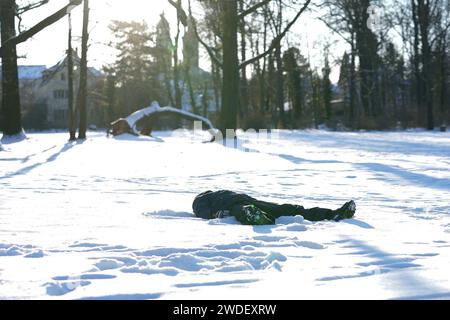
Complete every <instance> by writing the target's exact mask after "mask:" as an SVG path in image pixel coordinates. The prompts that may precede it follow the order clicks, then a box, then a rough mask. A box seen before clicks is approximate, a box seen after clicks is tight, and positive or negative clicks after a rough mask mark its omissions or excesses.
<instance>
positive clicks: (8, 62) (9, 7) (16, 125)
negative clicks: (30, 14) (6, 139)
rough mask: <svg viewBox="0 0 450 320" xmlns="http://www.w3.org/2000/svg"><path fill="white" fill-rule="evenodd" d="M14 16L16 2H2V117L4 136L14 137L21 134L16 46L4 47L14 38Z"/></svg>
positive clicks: (0, 13)
mask: <svg viewBox="0 0 450 320" xmlns="http://www.w3.org/2000/svg"><path fill="white" fill-rule="evenodd" d="M15 14H16V1H15V0H2V1H1V7H0V22H1V36H2V47H4V48H3V52H2V54H3V57H2V116H3V134H4V136H14V135H18V134H20V133H22V117H21V110H20V95H19V75H18V71H17V51H16V46H15V45H10V46H7V47H5V46H4V43H5V42H6V41H7V40H9V39H11V38H13V37H15V36H16V26H15Z"/></svg>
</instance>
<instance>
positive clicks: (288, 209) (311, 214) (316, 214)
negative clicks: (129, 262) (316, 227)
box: [254, 200, 336, 222]
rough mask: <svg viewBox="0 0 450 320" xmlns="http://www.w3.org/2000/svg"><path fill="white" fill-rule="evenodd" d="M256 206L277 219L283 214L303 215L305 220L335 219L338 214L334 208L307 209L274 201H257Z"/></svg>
mask: <svg viewBox="0 0 450 320" xmlns="http://www.w3.org/2000/svg"><path fill="white" fill-rule="evenodd" d="M254 205H255V206H257V207H258V208H260V209H261V210H262V211H264V212H266V213H267V214H269V215H271V216H272V217H274V218H275V219H277V218H280V217H283V216H303V218H305V220H308V221H313V222H316V221H324V220H333V219H334V217H335V216H336V213H335V211H334V210H330V209H323V208H312V209H305V208H304V207H302V206H298V205H292V204H282V205H280V204H276V203H272V202H265V201H259V200H258V201H256V202H255V203H254Z"/></svg>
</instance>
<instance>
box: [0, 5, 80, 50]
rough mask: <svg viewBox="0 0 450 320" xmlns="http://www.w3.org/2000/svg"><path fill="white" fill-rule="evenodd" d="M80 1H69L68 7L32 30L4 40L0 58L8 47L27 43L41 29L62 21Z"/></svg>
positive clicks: (0, 48)
mask: <svg viewBox="0 0 450 320" xmlns="http://www.w3.org/2000/svg"><path fill="white" fill-rule="evenodd" d="M82 1H83V0H71V1H70V3H69V4H68V5H66V6H65V7H64V8H62V9H60V10H59V11H57V12H55V13H54V14H52V15H51V16H49V17H47V18H45V19H44V20H42V21H41V22H39V23H38V24H36V25H35V26H33V27H32V28H30V29H28V30H27V31H24V32H22V33H21V34H19V35H18V36H16V37H13V38H11V39H8V40H6V41H5V42H4V43H3V46H2V47H0V57H3V51H4V50H5V48H7V47H10V46H15V45H18V44H19V43H22V42H25V41H27V40H28V39H29V38H31V37H32V36H34V35H35V34H37V33H39V32H40V31H42V30H43V29H45V28H47V27H48V26H50V25H52V24H53V23H55V22H57V21H59V20H60V19H62V18H63V17H64V16H66V15H67V13H68V10H69V11H70V9H72V8H73V7H74V6H78V5H80V4H81V2H82Z"/></svg>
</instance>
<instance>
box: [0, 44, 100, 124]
mask: <svg viewBox="0 0 450 320" xmlns="http://www.w3.org/2000/svg"><path fill="white" fill-rule="evenodd" d="M73 60H74V99H75V101H74V103H75V102H76V95H77V92H78V79H79V66H80V58H79V57H78V55H77V54H76V52H75V51H74V54H73ZM18 71H19V86H20V96H21V104H22V114H23V118H24V119H23V120H24V126H25V127H26V128H32V129H44V128H52V129H58V128H67V126H68V121H69V119H68V115H69V112H68V110H69V108H68V91H69V90H68V79H67V58H64V59H63V60H61V61H59V62H58V63H57V64H56V65H54V66H52V67H50V68H46V66H43V65H35V66H19V67H18ZM0 79H1V66H0ZM103 81H104V76H103V74H102V73H101V72H100V71H98V70H96V69H95V68H88V121H89V124H90V125H97V126H99V125H104V124H105V112H104V110H103V109H104V108H102V106H101V103H100V99H99V98H98V97H99V96H100V95H99V94H98V93H100V92H101V90H102V86H103Z"/></svg>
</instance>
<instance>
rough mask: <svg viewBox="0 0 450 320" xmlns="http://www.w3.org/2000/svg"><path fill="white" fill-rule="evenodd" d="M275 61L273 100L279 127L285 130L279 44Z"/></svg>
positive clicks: (281, 62) (281, 61)
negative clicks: (277, 113) (279, 123)
mask: <svg viewBox="0 0 450 320" xmlns="http://www.w3.org/2000/svg"><path fill="white" fill-rule="evenodd" d="M275 59H276V61H277V71H276V79H277V81H276V84H275V92H276V93H275V97H276V98H275V100H276V107H277V109H278V112H279V115H280V121H281V125H282V127H283V129H284V128H286V116H285V112H284V76H283V59H282V57H281V44H280V45H278V46H277V47H276V49H275Z"/></svg>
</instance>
